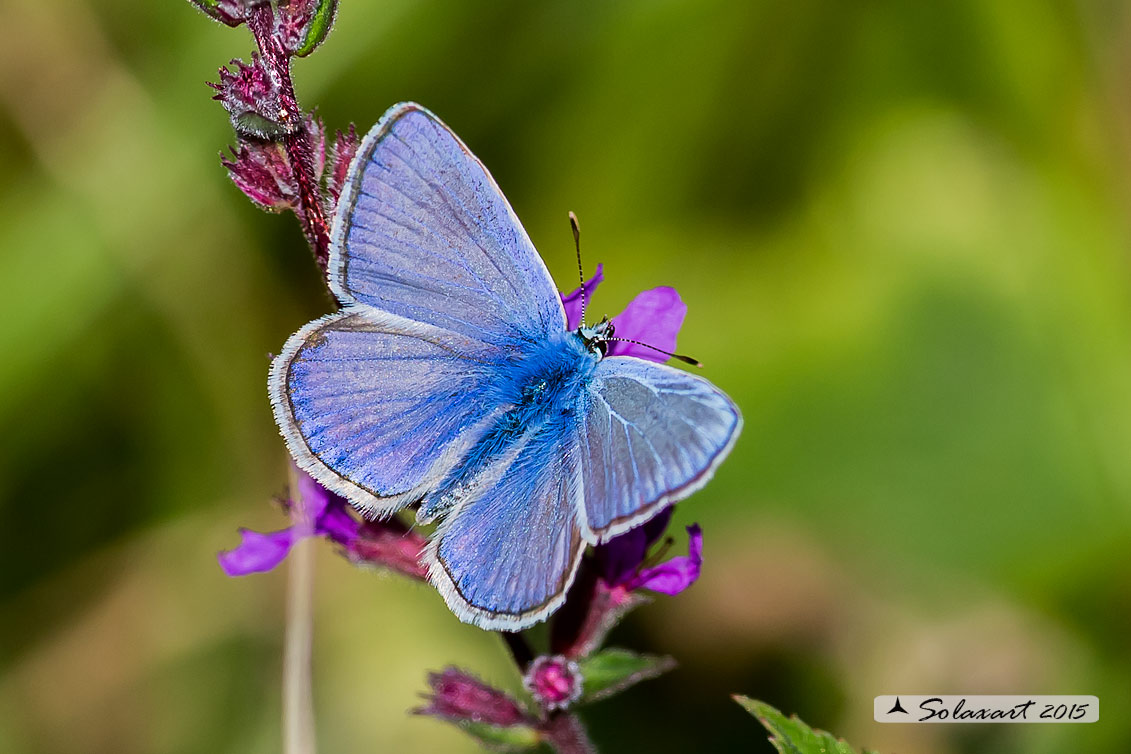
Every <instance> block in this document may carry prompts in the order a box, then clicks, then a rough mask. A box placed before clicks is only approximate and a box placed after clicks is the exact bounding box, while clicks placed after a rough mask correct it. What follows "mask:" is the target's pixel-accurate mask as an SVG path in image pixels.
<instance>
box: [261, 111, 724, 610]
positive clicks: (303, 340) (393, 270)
mask: <svg viewBox="0 0 1131 754" xmlns="http://www.w3.org/2000/svg"><path fill="white" fill-rule="evenodd" d="M328 274H329V280H330V288H331V290H332V291H333V292H334V295H335V296H337V298H338V300H339V301H340V302H341V304H342V308H341V310H340V311H338V312H336V313H334V314H329V315H327V316H325V317H322V318H320V319H316V320H314V321H313V322H310V323H309V324H307V325H306V326H305V327H303V328H302V329H301V330H299V331H298V332H297V333H295V334H294V335H292V336H291V337H290V339H289V340H288V341H287V343H286V345H285V346H284V348H283V350H282V352H281V353H280V354H279V355H278V357H276V358H275V360H274V362H273V363H272V365H271V376H270V393H271V402H272V405H273V407H274V412H275V421H276V422H277V423H278V425H279V428H280V430H281V431H282V434H283V437H284V438H285V439H286V443H287V447H288V449H289V450H290V452H291V454H292V455H293V456H294V458H295V460H296V461H297V463H298V465H299V466H301V467H302V468H303V469H304V470H306V471H307V472H308V473H310V474H311V476H313V477H314V478H315V479H317V480H318V481H319V482H320V483H321V484H322V485H324V486H325V487H327V488H329V489H330V490H333V491H334V492H337V493H339V494H341V495H342V496H344V497H346V498H347V499H348V500H350V502H351V503H353V505H354V506H356V507H357V508H358V509H359V510H361V511H362V512H363V513H364V514H366V515H368V516H373V517H381V516H390V515H392V514H393V513H394V512H396V511H397V510H400V509H401V508H404V507H405V506H408V505H410V504H414V503H420V507H419V509H418V511H417V520H418V521H420V522H424V523H427V522H433V521H438V522H439V525H438V526H437V527H436V530H435V532H434V534H433V536H432V538H431V540H430V543H429V545H428V547H427V548H426V550H425V553H424V558H425V559H426V562H427V565H428V567H429V578H430V579H431V581H432V583H433V584H434V585H435V586H436V587H437V589H438V590H439V592H440V594H441V595H443V597H444V600H445V601H446V602H447V604H448V606H449V607H450V608H451V610H452V611H453V612H454V613H455V614H456V615H457V616H458V617H459V618H460V619H461V620H463V621H466V622H469V623H473V624H475V625H478V626H481V627H482V628H486V629H493V630H509V631H516V630H519V629H522V628H526V627H528V626H531V625H533V624H534V623H537V622H538V621H541V620H544V619H545V618H546V617H547V616H548V615H550V614H551V613H552V612H553V611H554V610H556V609H557V608H558V607H559V606H560V605H561V604H562V602H563V601H564V600H565V595H566V591H567V590H568V589H569V587H570V584H571V583H572V581H573V578H574V576H575V574H576V572H577V567H578V563H579V562H580V559H581V554H582V552H583V551H584V549H585V547H586V545H595V544H599V543H602V542H607V541H608V540H609V539H611V538H612V537H615V536H616V535H618V534H621V533H623V532H625V531H627V530H629V529H631V528H633V527H635V526H638V525H640V524H642V523H644V522H645V521H647V520H648V519H650V518H651V517H653V516H655V515H656V514H657V513H659V512H660V511H662V510H663V509H664V508H666V507H667V506H669V505H671V504H672V503H674V502H676V501H677V500H681V499H683V498H685V497H687V496H688V495H690V494H691V493H692V492H694V491H696V490H698V489H699V488H700V487H702V486H703V485H704V484H705V483H706V482H707V480H708V479H709V478H710V477H711V475H712V474H713V473H714V471H715V469H716V467H717V466H718V465H719V463H720V462H721V461H722V460H723V458H724V457H725V456H726V455H727V453H728V452H729V451H730V449H731V447H732V445H733V444H734V441H735V439H736V438H737V436H738V433H739V430H740V428H741V425H742V417H741V415H740V414H739V411H738V408H737V407H736V406H735V405H734V403H733V402H731V400H730V399H729V398H728V397H727V396H726V395H725V394H724V393H723V392H722V391H720V390H719V389H718V388H716V387H714V386H713V385H711V384H710V383H709V382H707V381H706V380H704V379H702V378H700V377H696V376H693V375H690V374H688V373H686V372H683V371H680V370H678V369H673V368H671V367H668V366H664V365H662V364H657V363H654V362H651V361H645V360H642V359H637V358H632V357H628V356H607V357H606V355H605V353H606V350H607V348H606V345H607V342H608V340H609V338H611V337H612V333H611V328H610V327H609V325H608V323H602V324H599V325H596V326H593V327H584V326H583V327H581V328H579V329H577V330H573V331H571V330H568V329H567V326H566V316H565V312H564V309H563V307H562V301H561V299H560V297H559V295H558V292H557V288H556V287H555V285H554V281H553V280H552V279H551V277H550V273H549V271H548V270H547V269H546V266H545V265H544V264H543V263H542V260H541V259H540V258H539V256H538V252H537V251H535V249H534V246H533V244H532V243H531V242H530V238H529V237H528V236H527V235H526V231H525V230H523V228H522V225H521V224H520V223H519V221H518V218H517V217H516V216H515V213H514V210H512V209H511V207H510V204H509V203H508V202H507V200H506V198H505V197H504V196H503V194H502V192H501V191H500V190H499V187H498V186H497V185H496V184H495V181H494V179H492V178H491V175H490V173H488V172H487V169H486V168H485V167H484V166H483V164H482V163H481V162H480V161H479V160H478V159H477V158H476V157H475V155H473V154H472V153H471V151H470V150H469V149H468V148H467V147H466V146H465V145H464V143H463V142H462V141H460V139H459V138H458V137H457V136H456V135H455V134H454V133H452V131H451V130H450V129H449V128H448V127H447V126H445V125H444V124H443V123H442V122H440V120H439V119H438V118H436V117H435V116H434V115H432V113H430V112H429V111H428V110H426V109H424V108H423V107H421V106H419V105H416V104H411V103H407V104H400V105H396V106H394V107H393V108H391V109H390V110H389V111H388V112H387V113H386V114H385V116H384V117H383V118H382V119H381V121H380V122H379V123H378V124H377V125H376V126H374V128H373V130H372V131H370V132H369V134H368V135H367V136H366V137H365V140H364V141H363V142H362V144H361V146H360V148H359V149H358V152H357V155H356V157H355V158H354V160H353V162H352V164H351V166H350V170H349V175H348V178H347V181H346V184H345V187H344V188H343V190H342V195H341V199H340V200H339V204H338V210H337V214H336V215H335V217H334V227H333V245H332V249H331V252H330V263H329V270H328Z"/></svg>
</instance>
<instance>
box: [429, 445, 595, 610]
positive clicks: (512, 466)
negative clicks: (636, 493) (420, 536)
mask: <svg viewBox="0 0 1131 754" xmlns="http://www.w3.org/2000/svg"><path fill="white" fill-rule="evenodd" d="M570 424H571V426H568V427H562V426H553V427H544V428H543V429H542V430H536V431H532V432H530V433H528V434H527V435H526V436H524V437H523V439H522V440H520V441H519V444H518V446H517V447H515V448H514V449H513V450H512V452H511V453H510V454H508V456H507V457H506V458H504V459H501V460H500V461H499V462H497V463H496V464H494V465H493V466H492V467H490V468H488V469H487V470H485V471H484V472H483V473H482V474H480V475H479V477H478V478H476V479H475V480H474V481H473V482H472V484H471V485H469V488H468V489H466V490H465V493H464V497H463V499H462V501H461V502H460V503H459V504H458V505H457V507H456V508H455V509H454V510H453V511H452V513H451V515H449V516H448V517H447V518H446V519H445V520H444V523H443V524H441V526H440V528H439V530H438V531H437V533H436V535H435V537H433V540H432V543H431V544H430V545H429V548H428V550H427V551H426V553H425V559H426V562H427V563H428V564H429V577H430V579H431V581H432V583H433V584H435V585H436V587H437V588H438V589H439V591H440V594H442V595H443V597H444V600H445V601H446V602H447V603H448V607H450V608H451V610H452V612H454V613H455V614H456V615H457V616H458V617H459V618H460V620H463V621H466V622H469V623H474V624H475V625H477V626H480V627H481V628H485V629H490V630H506V631H517V630H519V629H522V628H526V627H528V626H531V625H533V624H534V623H537V622H538V621H540V620H542V619H544V618H545V617H546V616H547V615H549V614H550V613H552V612H553V611H554V610H556V609H557V608H558V607H559V606H560V605H561V603H562V602H563V601H564V600H565V594H566V591H567V590H568V589H569V586H570V584H572V583H573V578H574V575H575V574H576V572H577V565H578V562H579V560H580V557H581V552H582V551H583V550H584V549H585V542H584V540H583V539H582V536H581V530H580V528H579V526H578V522H577V520H576V517H577V514H576V510H577V501H578V495H579V492H580V477H579V473H580V469H579V464H578V458H577V453H576V452H575V451H576V438H577V435H576V433H575V431H574V428H573V426H572V424H573V423H570Z"/></svg>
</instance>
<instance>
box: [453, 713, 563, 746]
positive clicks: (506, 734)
mask: <svg viewBox="0 0 1131 754" xmlns="http://www.w3.org/2000/svg"><path fill="white" fill-rule="evenodd" d="M453 722H455V724H456V725H457V726H459V727H460V728H462V729H463V730H464V731H466V732H467V734H468V735H470V736H471V737H472V738H474V739H476V740H477V741H479V742H480V743H481V744H483V745H484V746H486V747H487V748H488V749H492V750H494V751H528V750H530V749H533V748H534V747H535V746H537V745H538V744H539V743H541V741H542V737H541V736H540V735H539V734H538V731H536V730H534V728H531V727H530V726H529V725H507V726H502V725H491V724H490V723H477V722H474V721H471V720H461V721H458V722H456V721H453Z"/></svg>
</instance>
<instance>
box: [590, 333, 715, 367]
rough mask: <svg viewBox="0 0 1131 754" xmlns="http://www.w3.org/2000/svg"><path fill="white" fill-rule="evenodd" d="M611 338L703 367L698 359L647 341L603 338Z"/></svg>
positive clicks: (608, 339) (606, 339) (607, 339)
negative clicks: (658, 346)
mask: <svg viewBox="0 0 1131 754" xmlns="http://www.w3.org/2000/svg"><path fill="white" fill-rule="evenodd" d="M612 340H619V341H620V342H621V343H633V344H635V345H638V346H644V347H645V348H651V349H652V350H653V351H659V352H660V353H662V354H664V355H665V356H669V357H671V358H673V359H679V360H680V361H682V362H683V363H685V364H690V365H691V366H693V367H699V368H700V369H702V368H703V362H701V361H699V359H693V358H691V357H690V356H684V355H683V354H680V353H672V352H671V351H665V350H664V349H662V348H656V347H655V346H653V345H650V344H648V343H641V342H640V341H639V340H629V339H628V338H605V341H606V342H607V341H612Z"/></svg>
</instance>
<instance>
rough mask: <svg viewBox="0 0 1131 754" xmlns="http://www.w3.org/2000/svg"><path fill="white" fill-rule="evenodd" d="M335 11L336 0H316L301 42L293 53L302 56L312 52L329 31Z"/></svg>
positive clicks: (336, 10) (336, 8) (336, 9)
mask: <svg viewBox="0 0 1131 754" xmlns="http://www.w3.org/2000/svg"><path fill="white" fill-rule="evenodd" d="M337 12H338V0H317V7H316V8H315V9H314V11H313V13H312V14H311V16H310V20H309V21H308V22H307V27H306V37H305V38H303V40H302V44H301V45H299V47H298V49H296V50H295V51H294V54H295V55H297V56H298V57H300V58H304V57H306V56H307V55H309V54H310V53H312V52H314V48H316V47H317V46H318V45H320V44H322V42H323V40H325V39H326V35H327V34H329V33H330V27H331V26H332V25H333V23H334V15H335V14H336V13H337Z"/></svg>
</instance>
